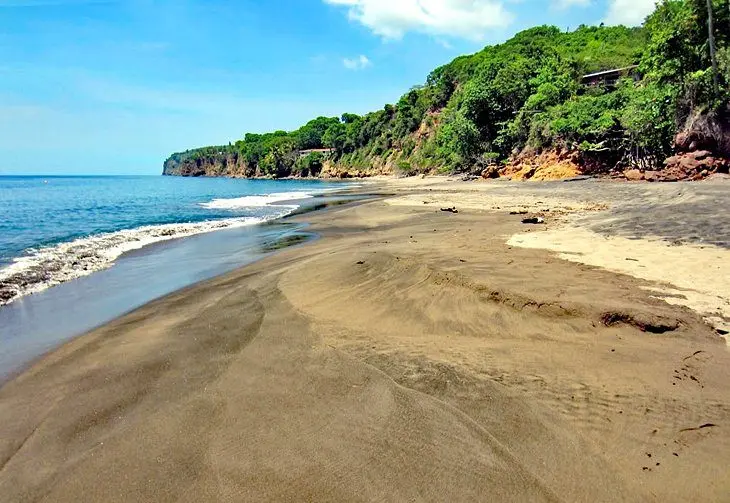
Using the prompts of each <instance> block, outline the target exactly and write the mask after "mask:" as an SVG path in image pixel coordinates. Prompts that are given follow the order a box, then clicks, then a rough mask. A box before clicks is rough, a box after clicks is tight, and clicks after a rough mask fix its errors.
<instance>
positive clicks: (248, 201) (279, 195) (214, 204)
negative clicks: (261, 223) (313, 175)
mask: <svg viewBox="0 0 730 503" xmlns="http://www.w3.org/2000/svg"><path fill="white" fill-rule="evenodd" d="M317 192H318V193H320V192H323V191H317ZM312 197H314V194H312V193H311V192H275V193H273V194H266V195H263V196H244V197H237V198H234V199H213V200H212V201H210V202H208V203H200V206H202V207H203V208H206V209H209V210H240V209H243V208H263V207H266V206H281V207H285V208H287V207H288V208H296V207H297V205H283V204H277V203H282V202H286V201H295V200H297V201H298V200H302V199H310V198H312Z"/></svg>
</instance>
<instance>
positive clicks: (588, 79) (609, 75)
mask: <svg viewBox="0 0 730 503" xmlns="http://www.w3.org/2000/svg"><path fill="white" fill-rule="evenodd" d="M637 68H638V65H631V66H625V67H623V68H614V69H612V70H603V71H601V72H596V73H589V74H588V75H583V77H581V79H580V81H581V84H583V85H584V86H589V87H598V86H603V87H616V84H618V81H619V79H621V78H623V77H631V78H633V79H634V80H639V74H638V72H637V71H636V69H637Z"/></svg>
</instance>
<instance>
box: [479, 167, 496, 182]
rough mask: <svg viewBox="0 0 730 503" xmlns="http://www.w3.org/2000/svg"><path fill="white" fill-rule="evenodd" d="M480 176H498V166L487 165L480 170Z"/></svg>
mask: <svg viewBox="0 0 730 503" xmlns="http://www.w3.org/2000/svg"><path fill="white" fill-rule="evenodd" d="M482 178H487V179H489V178H499V166H497V165H492V166H487V167H486V168H484V170H482Z"/></svg>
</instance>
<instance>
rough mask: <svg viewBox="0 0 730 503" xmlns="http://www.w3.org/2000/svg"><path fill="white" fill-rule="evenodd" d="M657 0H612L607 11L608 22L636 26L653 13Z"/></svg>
mask: <svg viewBox="0 0 730 503" xmlns="http://www.w3.org/2000/svg"><path fill="white" fill-rule="evenodd" d="M655 6H656V0H611V2H610V3H609V6H608V12H607V13H606V19H605V20H604V22H605V23H606V24H625V25H627V26H636V25H639V24H641V23H643V22H644V19H645V18H646V16H648V15H649V14H651V13H652V11H653V10H654V7H655Z"/></svg>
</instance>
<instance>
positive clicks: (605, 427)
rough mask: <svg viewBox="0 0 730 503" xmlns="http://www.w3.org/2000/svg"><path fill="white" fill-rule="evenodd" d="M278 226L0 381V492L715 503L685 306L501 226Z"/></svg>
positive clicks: (701, 331)
mask: <svg viewBox="0 0 730 503" xmlns="http://www.w3.org/2000/svg"><path fill="white" fill-rule="evenodd" d="M301 218H303V219H306V220H307V221H310V222H312V223H313V225H312V227H311V229H312V230H313V231H316V232H319V233H320V234H321V235H322V239H319V240H317V241H315V242H313V243H310V244H307V245H304V246H302V247H298V248H293V249H287V250H283V251H281V252H280V253H277V254H276V255H274V256H271V257H269V258H266V259H264V260H262V261H260V262H258V263H256V264H253V265H251V266H247V267H245V268H243V269H240V270H238V271H235V272H233V273H230V274H228V275H225V276H223V277H220V278H218V279H215V280H212V281H208V282H205V283H202V284H199V285H196V286H194V287H192V288H188V289H186V290H183V291H181V292H178V293H176V294H173V295H171V296H169V297H166V298H163V299H161V300H158V301H155V302H152V303H151V304H148V305H146V306H144V307H143V308H141V309H139V310H137V311H135V312H133V313H131V314H129V315H127V316H125V317H123V318H121V319H119V320H116V321H114V322H112V323H110V324H108V325H106V326H104V327H102V328H100V329H98V330H95V331H94V332H92V333H90V334H87V335H85V336H82V337H80V338H78V339H76V340H74V341H72V342H71V343H69V344H67V345H66V346H64V347H62V348H61V349H59V350H57V351H55V352H54V353H52V354H50V355H48V356H47V357H45V358H44V359H42V360H41V361H39V362H38V363H36V364H35V365H34V366H32V367H31V368H30V369H28V370H27V371H26V372H25V373H23V374H22V375H21V376H19V377H18V378H16V379H15V380H13V381H11V382H10V383H8V384H6V385H5V386H4V387H3V388H2V389H0V500H2V501H3V502H6V501H7V502H18V501H54V502H55V501H62V502H65V501H68V502H78V501H104V502H108V501H130V502H132V501H155V502H163V501H190V502H198V501H317V502H325V501H333V502H335V501H337V502H340V501H591V502H594V501H595V502H598V501H657V502H659V501H727V500H728V494H730V470H729V469H728V466H730V388H729V387H728V383H729V382H730V354H729V353H728V350H727V347H726V346H725V344H724V342H723V341H722V340H721V339H720V338H719V337H718V336H717V335H716V333H715V332H714V331H713V330H711V329H710V328H709V327H707V326H706V325H705V324H704V323H703V322H702V320H701V318H700V316H699V315H697V314H695V313H694V312H692V311H690V310H689V309H687V308H685V307H679V306H673V305H669V304H667V303H665V302H664V301H662V300H659V299H657V298H654V297H652V296H651V292H649V291H647V290H646V289H644V288H642V287H645V286H646V282H645V281H644V280H640V279H635V278H632V277H630V276H622V275H618V274H614V273H610V272H607V271H604V270H601V269H597V268H594V267H590V266H586V265H582V264H577V263H573V262H568V261H563V260H560V259H557V258H554V257H553V255H551V254H550V253H549V252H546V251H541V250H534V249H521V248H510V247H508V246H507V245H506V244H505V241H506V240H507V238H508V237H509V236H510V235H512V234H514V233H516V232H519V231H520V230H522V226H521V224H520V223H519V219H520V217H519V216H507V215H505V214H503V213H489V212H481V211H477V210H466V211H462V212H460V213H459V214H451V213H443V212H440V211H438V209H434V208H433V207H423V208H418V207H414V206H392V205H389V204H387V203H385V202H382V201H376V202H372V203H366V204H362V205H357V206H354V207H343V208H338V209H334V210H330V211H328V212H325V213H321V214H311V215H306V216H303V217H301ZM607 325H608V326H607ZM642 329H643V330H642ZM655 332H661V333H655Z"/></svg>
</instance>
